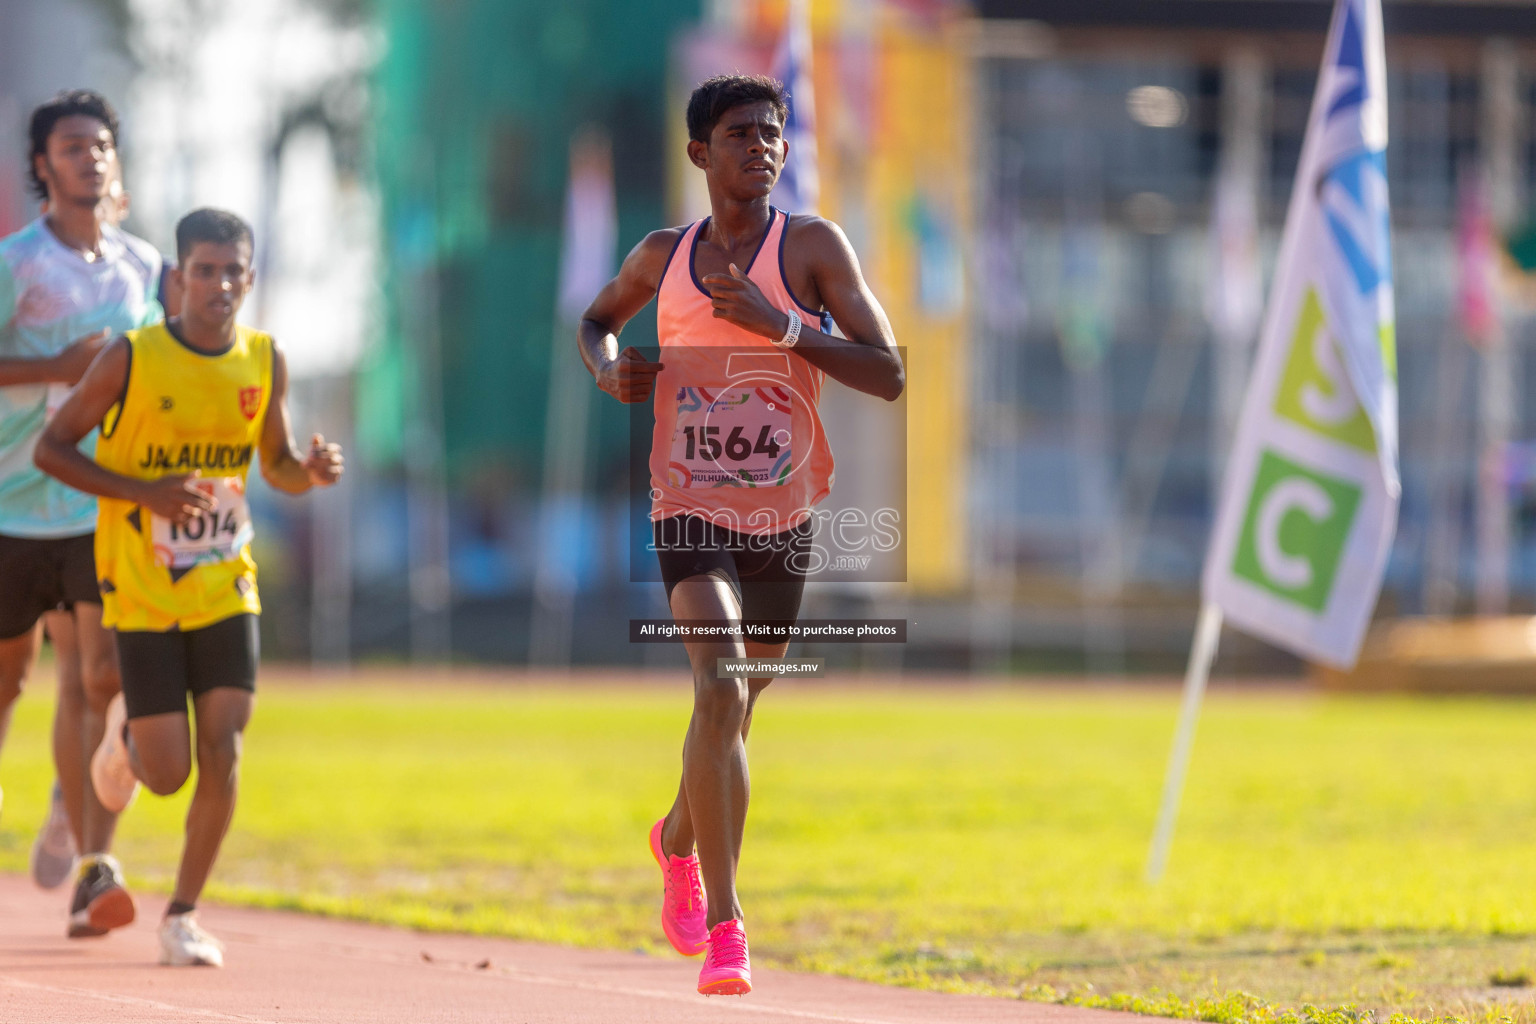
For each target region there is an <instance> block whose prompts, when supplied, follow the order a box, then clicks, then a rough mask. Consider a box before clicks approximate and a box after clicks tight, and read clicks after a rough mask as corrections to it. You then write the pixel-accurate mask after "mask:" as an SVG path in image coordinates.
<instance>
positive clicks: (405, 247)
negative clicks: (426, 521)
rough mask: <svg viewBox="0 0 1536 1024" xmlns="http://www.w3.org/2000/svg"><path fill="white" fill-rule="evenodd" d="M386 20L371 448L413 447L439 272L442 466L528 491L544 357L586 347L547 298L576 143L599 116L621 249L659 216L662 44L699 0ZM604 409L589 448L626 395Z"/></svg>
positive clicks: (500, 5)
mask: <svg viewBox="0 0 1536 1024" xmlns="http://www.w3.org/2000/svg"><path fill="white" fill-rule="evenodd" d="M380 14H381V19H382V27H383V29H384V32H385V36H386V38H387V40H388V52H387V54H386V56H385V58H384V60H383V62H382V64H381V67H380V69H379V73H378V100H379V102H378V107H377V109H378V112H379V113H378V121H377V132H378V134H377V145H378V153H379V177H380V183H381V187H382V192H383V205H384V221H385V224H386V225H387V226H388V227H389V229H390V232H389V236H388V237H389V238H390V243H389V245H388V247H387V249H386V251H385V259H386V261H387V263H388V271H387V277H388V289H387V295H388V302H389V307H390V308H389V310H388V324H389V332H388V339H387V343H386V344H385V345H384V346H382V347H381V349H380V351H379V352H377V353H376V355H375V357H374V359H373V360H372V362H371V364H370V366H369V367H368V368H367V369H366V371H365V375H364V380H363V381H362V382H361V387H360V396H361V397H360V402H359V419H360V421H361V422H360V423H359V434H360V442H361V444H362V446H363V447H364V448H365V451H364V453H363V454H364V455H365V457H367V458H368V459H369V460H370V461H371V462H372V463H374V464H375V465H381V466H386V467H387V466H389V465H391V464H397V463H399V462H400V461H401V459H402V458H403V453H404V452H405V450H406V445H407V443H408V441H409V422H410V421H411V420H412V418H413V417H414V416H416V415H419V412H420V409H421V406H420V404H419V397H418V396H417V395H416V394H414V391H415V389H416V386H417V383H418V382H419V381H420V380H421V379H422V366H421V362H420V360H421V358H422V352H423V345H424V339H423V338H422V337H420V335H421V334H422V333H423V330H422V325H424V324H429V323H430V322H431V321H430V319H428V315H429V314H430V313H431V312H432V310H430V309H425V308H422V305H421V304H422V303H423V302H425V303H426V305H428V306H430V305H433V303H431V301H430V296H431V291H430V290H429V289H424V288H423V285H422V281H423V280H424V279H426V278H427V277H428V276H429V275H430V274H431V273H432V272H433V271H434V270H435V274H436V283H437V288H436V296H437V301H436V303H435V306H436V310H435V312H436V316H437V323H438V327H439V331H440V337H441V346H442V356H441V359H442V373H443V379H442V391H443V394H444V395H446V396H450V397H449V398H447V400H445V403H444V409H443V429H444V441H445V446H446V450H447V457H448V467H449V473H450V476H451V477H452V478H453V479H455V480H458V481H464V480H466V479H467V478H478V477H480V476H482V475H484V474H486V473H492V474H494V475H495V476H496V477H497V478H499V479H502V480H506V481H509V482H511V483H514V484H516V483H523V484H529V483H532V482H533V481H536V480H537V479H538V474H539V472H540V470H541V467H540V465H539V460H540V458H541V453H542V450H543V427H544V417H545V396H546V388H547V382H548V377H549V366H550V358H551V355H552V354H554V355H557V356H558V357H559V358H576V356H575V347H574V345H568V344H566V343H565V335H566V334H567V333H569V332H568V331H567V330H566V329H565V328H564V327H562V328H561V329H560V331H559V334H558V335H557V332H556V326H555V324H554V318H555V311H554V308H553V296H554V295H555V293H556V284H557V279H558V275H559V265H560V232H561V219H562V211H563V209H564V201H565V186H566V176H567V154H568V147H569V143H570V139H571V137H572V135H573V134H575V133H576V132H577V131H578V130H579V129H581V128H582V127H584V126H586V125H590V124H598V125H601V126H602V127H603V128H605V129H606V130H607V131H608V133H609V135H610V137H611V138H612V140H613V148H614V164H615V174H616V177H617V191H618V211H619V243H620V252H621V253H622V252H625V251H627V250H628V249H629V248H630V247H632V246H633V245H634V244H635V243H636V242H638V241H639V240H640V238H641V237H642V236H643V235H644V233H645V232H646V231H647V230H650V229H652V228H656V227H660V226H663V223H664V217H665V167H666V162H665V157H666V154H665V152H664V145H665V142H666V138H667V133H666V119H667V118H668V117H673V116H675V117H681V116H682V114H681V111H669V110H667V109H665V100H666V88H665V83H666V76H667V57H668V45H669V40H670V38H671V36H672V34H673V32H674V31H675V30H676V29H677V28H679V27H681V26H683V25H686V24H692V23H696V22H697V21H698V19H699V16H700V0H650V2H647V3H645V4H632V3H626V2H623V0H568V2H563V3H561V4H558V5H545V4H535V3H527V2H523V3H506V2H499V0H453V2H446V3H439V4H435V5H431V6H427V5H419V4H415V3H409V2H405V0H384V2H382V3H381V4H380ZM625 340H626V341H627V342H631V343H634V344H638V345H645V344H654V342H655V325H654V322H653V320H652V318H650V317H646V316H642V317H640V318H637V320H636V322H635V323H634V324H633V326H632V327H631V328H630V329H629V330H628V331H627V332H626V334H625ZM557 346H559V347H557ZM609 406H612V407H611V408H610V407H609ZM598 408H599V409H600V412H599V414H598V415H599V420H600V422H599V423H598V425H597V431H598V434H597V437H596V438H594V439H593V440H594V445H593V447H594V449H596V450H611V447H612V446H614V445H618V444H619V443H620V442H621V440H622V438H623V436H624V432H625V430H626V429H627V420H626V417H625V415H624V412H623V409H622V408H621V407H619V406H618V405H616V404H614V403H598ZM392 409H393V410H399V409H405V410H407V411H408V412H407V415H406V416H405V417H403V418H402V417H401V416H399V415H398V414H397V413H396V414H391V413H390V412H389V410H392ZM604 446H607V447H604Z"/></svg>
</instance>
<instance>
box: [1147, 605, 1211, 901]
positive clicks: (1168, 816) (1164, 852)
mask: <svg viewBox="0 0 1536 1024" xmlns="http://www.w3.org/2000/svg"><path fill="white" fill-rule="evenodd" d="M1221 619H1222V616H1221V608H1220V606H1218V605H1216V604H1214V603H1213V602H1211V601H1205V602H1203V603H1202V604H1201V605H1200V618H1199V620H1198V622H1197V624H1196V625H1195V639H1194V643H1192V644H1191V645H1190V648H1189V667H1188V668H1187V669H1186V670H1185V672H1184V702H1183V705H1182V706H1181V707H1180V708H1179V728H1178V731H1177V732H1176V733H1174V737H1173V751H1172V752H1171V753H1170V754H1169V755H1168V774H1167V775H1166V776H1165V777H1164V779H1163V803H1162V806H1161V807H1160V808H1158V812H1157V828H1156V829H1155V830H1154V831H1153V833H1152V850H1151V853H1150V854H1149V855H1148V857H1147V881H1148V882H1154V883H1155V882H1157V881H1159V880H1160V879H1161V878H1162V877H1163V871H1164V870H1165V869H1166V868H1167V867H1168V850H1169V848H1170V847H1171V846H1173V828H1174V825H1175V824H1176V823H1177V821H1178V816H1179V799H1180V797H1182V796H1183V795H1184V776H1185V774H1186V773H1187V772H1188V770H1189V755H1190V750H1191V749H1192V748H1193V747H1194V743H1195V723H1196V722H1197V721H1198V720H1199V718H1200V703H1201V701H1202V700H1203V699H1204V697H1205V684H1206V681H1207V680H1208V679H1209V678H1210V675H1211V664H1212V662H1214V661H1215V660H1216V645H1217V643H1218V642H1219V641H1220V640H1221Z"/></svg>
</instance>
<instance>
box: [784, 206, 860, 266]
mask: <svg viewBox="0 0 1536 1024" xmlns="http://www.w3.org/2000/svg"><path fill="white" fill-rule="evenodd" d="M786 231H787V234H786V235H785V238H784V241H785V247H786V250H787V251H786V252H785V256H784V258H785V260H786V262H791V263H796V264H799V265H801V266H805V265H809V266H811V267H813V268H820V267H824V266H828V265H830V264H835V263H843V262H846V261H851V262H852V263H853V264H855V265H857V264H858V258H857V257H856V256H855V255H854V252H853V245H852V244H851V243H850V242H849V241H848V236H847V235H846V234H844V233H843V229H842V228H841V227H839V226H838V225H837V222H836V221H830V220H827V219H826V218H825V217H817V216H815V215H814V214H809V213H796V214H793V215H791V216H790V218H789V226H788V228H786Z"/></svg>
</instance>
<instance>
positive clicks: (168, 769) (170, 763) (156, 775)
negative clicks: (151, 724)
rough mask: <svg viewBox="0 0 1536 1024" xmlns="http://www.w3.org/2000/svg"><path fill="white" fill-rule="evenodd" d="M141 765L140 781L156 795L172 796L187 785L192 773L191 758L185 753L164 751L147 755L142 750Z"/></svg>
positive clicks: (140, 754)
mask: <svg viewBox="0 0 1536 1024" xmlns="http://www.w3.org/2000/svg"><path fill="white" fill-rule="evenodd" d="M139 767H140V768H142V769H143V775H142V777H141V778H140V779H139V781H140V782H142V783H144V785H145V787H146V788H147V789H148V790H149V791H150V792H151V793H153V794H155V795H156V796H170V795H171V794H172V793H175V792H176V791H177V790H179V789H181V787H182V786H185V785H186V784H187V779H188V778H189V777H190V776H191V775H192V764H191V758H189V757H187V756H186V754H184V753H173V754H165V753H162V754H159V755H150V756H148V757H146V756H144V753H143V751H140V752H139Z"/></svg>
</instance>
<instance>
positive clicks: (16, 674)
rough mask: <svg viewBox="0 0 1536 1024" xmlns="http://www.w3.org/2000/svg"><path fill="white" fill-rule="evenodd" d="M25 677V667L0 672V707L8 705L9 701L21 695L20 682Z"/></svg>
mask: <svg viewBox="0 0 1536 1024" xmlns="http://www.w3.org/2000/svg"><path fill="white" fill-rule="evenodd" d="M26 677H27V673H26V670H25V669H22V670H20V671H11V672H3V673H0V708H7V707H10V706H11V702H12V701H14V700H15V699H16V698H17V697H20V696H21V684H22V683H23V682H25V680H26Z"/></svg>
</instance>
